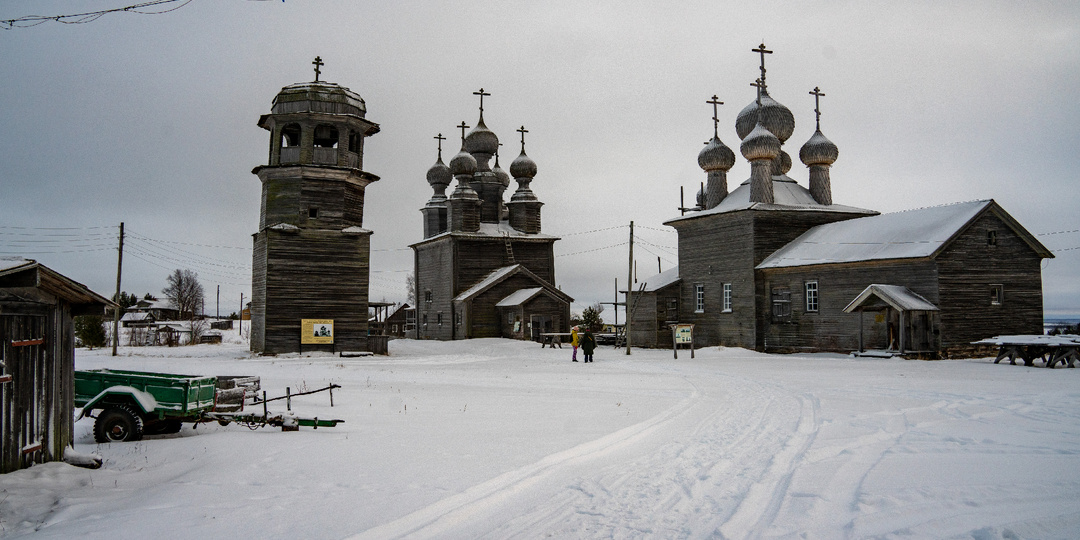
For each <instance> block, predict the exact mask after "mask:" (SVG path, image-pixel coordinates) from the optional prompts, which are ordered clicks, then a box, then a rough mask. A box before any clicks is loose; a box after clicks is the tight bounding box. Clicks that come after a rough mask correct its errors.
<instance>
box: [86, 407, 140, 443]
mask: <svg viewBox="0 0 1080 540" xmlns="http://www.w3.org/2000/svg"><path fill="white" fill-rule="evenodd" d="M142 436H143V422H142V417H140V416H139V415H138V414H137V413H135V411H133V410H131V408H130V407H128V406H127V405H111V406H109V407H108V408H107V409H105V410H104V411H102V413H101V414H99V415H98V417H97V420H96V421H94V440H95V441H97V442H99V443H107V442H128V441H137V440H139V439H141V438H142Z"/></svg>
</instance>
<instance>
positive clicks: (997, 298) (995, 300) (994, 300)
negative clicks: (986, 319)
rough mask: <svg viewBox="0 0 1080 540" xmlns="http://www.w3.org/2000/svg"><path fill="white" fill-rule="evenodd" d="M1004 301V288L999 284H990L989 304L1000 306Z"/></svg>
mask: <svg viewBox="0 0 1080 540" xmlns="http://www.w3.org/2000/svg"><path fill="white" fill-rule="evenodd" d="M1004 302H1005V288H1004V287H1002V286H1001V285H991V286H990V305H991V306H1000V305H1001V304H1003V303H1004Z"/></svg>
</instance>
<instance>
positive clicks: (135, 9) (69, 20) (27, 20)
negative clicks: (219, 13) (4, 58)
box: [0, 0, 192, 30]
mask: <svg viewBox="0 0 1080 540" xmlns="http://www.w3.org/2000/svg"><path fill="white" fill-rule="evenodd" d="M176 2H182V3H181V4H180V5H178V6H173V7H170V8H167V9H161V10H158V11H143V9H144V8H150V7H154V6H159V5H163V4H174V3H176ZM191 2H192V0H150V1H149V2H141V3H138V4H134V5H130V6H124V7H119V8H113V9H103V10H100V11H88V12H86V13H72V14H70V15H27V16H25V17H19V18H16V19H6V20H0V28H3V29H4V30H11V29H12V28H29V27H31V26H37V25H39V24H44V23H47V22H49V21H56V22H58V23H63V24H85V23H88V22H93V21H96V20H98V19H100V18H102V17H104V16H105V15H108V14H110V13H121V12H123V13H137V14H139V15H162V14H164V13H169V12H171V11H176V10H178V9H180V8H182V7H184V6H186V5H188V4H190V3H191Z"/></svg>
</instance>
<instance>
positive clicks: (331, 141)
mask: <svg viewBox="0 0 1080 540" xmlns="http://www.w3.org/2000/svg"><path fill="white" fill-rule="evenodd" d="M337 144H338V130H337V128H336V127H334V126H331V125H328V124H320V125H318V126H315V146H317V147H320V148H337Z"/></svg>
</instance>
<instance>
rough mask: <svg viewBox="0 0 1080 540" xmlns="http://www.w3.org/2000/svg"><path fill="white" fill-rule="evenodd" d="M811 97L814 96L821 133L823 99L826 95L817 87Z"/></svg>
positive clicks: (815, 113) (815, 114)
mask: <svg viewBox="0 0 1080 540" xmlns="http://www.w3.org/2000/svg"><path fill="white" fill-rule="evenodd" d="M810 95H812V96H814V116H816V117H817V129H818V131H821V98H822V97H824V96H825V93H824V92H822V91H821V89H819V88H818V87H816V86H815V87H814V91H813V92H810Z"/></svg>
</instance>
